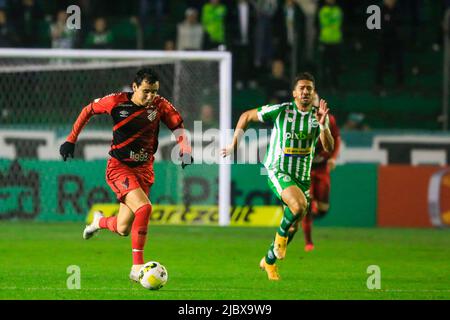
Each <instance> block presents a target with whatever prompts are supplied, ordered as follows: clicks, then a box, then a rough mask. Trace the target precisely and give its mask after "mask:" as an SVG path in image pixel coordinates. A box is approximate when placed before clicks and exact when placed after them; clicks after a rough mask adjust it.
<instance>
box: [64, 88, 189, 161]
mask: <svg viewBox="0 0 450 320" xmlns="http://www.w3.org/2000/svg"><path fill="white" fill-rule="evenodd" d="M131 96H132V93H131V92H119V93H114V94H110V95H107V96H105V97H103V98H99V99H96V100H94V101H93V102H91V103H90V104H88V105H87V106H85V107H84V108H83V110H82V111H81V113H80V115H79V116H78V119H77V120H76V121H75V124H74V126H73V128H72V132H71V133H70V134H69V136H68V137H67V141H69V142H72V143H75V142H76V140H77V138H78V135H79V134H80V132H81V130H82V129H83V127H84V126H85V125H86V123H87V122H88V121H89V118H90V117H91V116H93V115H96V114H109V115H111V117H112V119H113V123H114V126H113V140H112V143H111V149H110V151H109V154H110V155H111V156H112V157H114V158H116V159H118V160H120V161H122V162H124V163H126V164H127V165H129V166H130V167H134V166H138V165H141V164H144V163H146V162H149V161H151V162H153V159H154V157H153V155H154V154H155V152H156V150H157V149H158V134H159V124H160V122H161V121H162V122H163V123H164V124H165V125H166V126H167V127H168V128H169V129H170V130H175V129H176V128H178V127H179V126H180V125H181V124H182V122H183V119H182V118H181V115H180V114H179V112H178V111H177V110H176V109H175V107H174V106H173V105H172V104H171V103H170V102H169V101H168V100H167V99H165V98H164V97H161V96H157V97H156V98H155V100H154V101H153V103H152V104H151V105H150V106H147V107H144V106H138V105H136V104H134V103H133V102H132V101H131Z"/></svg>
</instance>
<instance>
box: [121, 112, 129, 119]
mask: <svg viewBox="0 0 450 320" xmlns="http://www.w3.org/2000/svg"><path fill="white" fill-rule="evenodd" d="M119 114H120V117H122V118H126V117H128V116H129V114H130V113H129V112H128V111H126V110H122V111H120V112H119Z"/></svg>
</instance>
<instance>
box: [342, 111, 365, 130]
mask: <svg viewBox="0 0 450 320" xmlns="http://www.w3.org/2000/svg"><path fill="white" fill-rule="evenodd" d="M364 120H365V116H364V114H362V113H355V112H352V113H350V114H349V115H348V117H347V121H346V122H345V123H344V126H343V128H344V129H345V130H349V131H350V130H358V131H368V130H370V127H369V126H368V125H367V124H366V123H365V122H364Z"/></svg>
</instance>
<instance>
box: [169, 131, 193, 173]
mask: <svg viewBox="0 0 450 320" xmlns="http://www.w3.org/2000/svg"><path fill="white" fill-rule="evenodd" d="M173 134H174V135H175V139H176V141H177V144H178V145H179V147H180V154H179V156H180V159H181V168H182V169H184V168H185V167H186V166H188V165H190V164H193V163H194V158H193V157H192V148H191V143H190V142H189V139H188V136H187V134H186V130H185V129H184V125H183V123H181V124H180V125H179V126H178V127H177V129H175V130H173Z"/></svg>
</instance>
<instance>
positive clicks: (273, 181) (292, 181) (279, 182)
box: [267, 170, 311, 205]
mask: <svg viewBox="0 0 450 320" xmlns="http://www.w3.org/2000/svg"><path fill="white" fill-rule="evenodd" d="M267 173H268V176H269V179H268V184H269V187H270V189H271V190H272V191H273V193H275V195H276V196H277V197H278V199H280V200H281V201H283V200H282V199H281V192H283V190H284V189H286V188H288V187H290V186H297V187H299V188H300V190H302V192H303V194H304V195H305V197H306V200H307V201H308V205H309V203H310V202H311V198H310V195H309V188H310V186H311V181H300V180H298V179H297V178H295V177H292V176H291V175H289V174H288V173H285V172H279V171H277V172H275V171H271V170H267Z"/></svg>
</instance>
